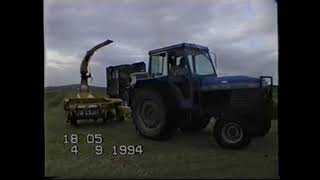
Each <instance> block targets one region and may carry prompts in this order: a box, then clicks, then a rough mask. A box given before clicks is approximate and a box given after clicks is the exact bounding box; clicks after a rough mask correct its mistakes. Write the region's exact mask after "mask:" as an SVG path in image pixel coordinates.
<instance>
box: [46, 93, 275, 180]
mask: <svg viewBox="0 0 320 180" xmlns="http://www.w3.org/2000/svg"><path fill="white" fill-rule="evenodd" d="M103 93H104V92H103V91H101V90H100V91H97V92H96V94H100V95H102V94H103ZM75 94H76V92H75V91H68V90H63V91H47V92H46V93H45V104H44V106H45V136H46V137H45V139H46V143H45V145H46V148H45V151H46V157H45V169H46V172H45V173H46V176H54V177H60V178H279V177H278V130H277V129H278V128H277V121H276V120H275V121H273V122H272V128H271V130H270V132H269V133H268V134H267V135H266V136H265V137H264V138H259V139H254V140H253V141H252V143H251V144H250V145H249V146H248V147H247V148H245V149H243V150H225V149H221V148H220V147H219V146H218V145H217V144H216V142H215V140H214V138H213V137H212V135H211V134H212V133H211V130H212V126H213V124H214V121H212V122H211V123H210V124H209V125H208V127H207V128H206V129H205V130H204V131H201V132H198V133H188V134H183V133H180V132H177V133H176V134H175V136H174V137H173V138H172V139H170V140H168V141H163V142H158V141H152V140H148V139H145V138H142V137H140V136H138V135H137V134H136V132H135V129H134V127H133V125H132V122H131V120H130V119H127V120H126V121H124V122H117V121H113V122H110V123H108V124H103V123H102V122H97V123H94V122H92V123H86V122H83V123H82V124H81V125H80V126H79V127H72V126H70V124H66V123H65V119H64V111H63V103H62V102H63V98H64V97H70V96H75ZM73 133H76V134H82V135H84V136H86V135H87V134H98V133H99V134H102V136H103V143H102V144H101V145H102V147H103V149H104V153H103V155H96V154H95V149H94V148H95V145H97V144H87V143H78V144H77V145H78V148H79V149H78V150H79V153H78V154H77V155H74V154H73V153H71V151H70V149H71V147H72V144H64V135H65V134H67V135H71V134H73ZM114 145H117V146H119V145H136V146H137V145H142V146H143V153H142V154H141V155H140V154H136V155H117V156H113V155H112V150H113V146H114Z"/></svg>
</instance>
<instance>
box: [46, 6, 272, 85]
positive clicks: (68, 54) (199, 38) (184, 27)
mask: <svg viewBox="0 0 320 180" xmlns="http://www.w3.org/2000/svg"><path fill="white" fill-rule="evenodd" d="M107 39H111V40H113V41H114V42H113V43H112V44H110V45H108V46H105V47H103V48H101V49H99V50H98V51H97V52H96V53H95V54H94V55H93V57H92V60H91V63H90V69H91V73H92V76H93V80H92V81H91V82H89V84H90V85H94V86H106V72H105V68H106V67H107V66H111V65H120V64H127V63H129V64H131V63H135V62H139V61H144V62H145V63H146V64H148V51H150V50H153V49H157V48H161V47H165V46H170V45H174V44H178V43H183V42H186V43H194V44H199V45H203V46H207V47H208V48H209V49H210V51H212V52H215V53H216V54H217V72H218V76H232V75H246V76H252V77H258V76H261V75H271V76H273V78H274V82H275V84H278V23H277V5H276V3H275V1H274V0H227V1H226V0H161V1H160V0H45V1H44V40H45V86H60V85H68V84H78V83H80V64H81V61H82V59H83V57H84V56H85V54H86V51H87V50H89V49H91V48H92V47H93V46H95V45H96V44H98V43H101V42H103V41H105V40H107Z"/></svg>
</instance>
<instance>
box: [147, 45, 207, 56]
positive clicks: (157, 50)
mask: <svg viewBox="0 0 320 180" xmlns="http://www.w3.org/2000/svg"><path fill="white" fill-rule="evenodd" d="M175 48H198V49H201V50H205V51H209V49H208V47H205V46H200V45H197V44H190V43H181V44H176V45H172V46H167V47H163V48H159V49H155V50H151V51H149V54H154V53H158V52H162V51H167V50H169V49H175Z"/></svg>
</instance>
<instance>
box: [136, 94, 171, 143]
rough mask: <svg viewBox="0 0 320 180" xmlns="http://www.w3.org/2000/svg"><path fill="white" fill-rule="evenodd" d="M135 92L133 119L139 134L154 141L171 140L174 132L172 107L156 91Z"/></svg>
mask: <svg viewBox="0 0 320 180" xmlns="http://www.w3.org/2000/svg"><path fill="white" fill-rule="evenodd" d="M135 92H136V93H135V95H134V97H133V101H132V115H133V116H132V117H133V122H134V124H135V126H136V129H137V131H138V133H139V134H141V135H142V136H144V137H147V138H150V139H154V140H163V139H168V138H170V137H171V135H172V132H173V131H174V126H173V119H172V117H171V116H170V109H169V108H170V105H169V104H166V102H165V99H164V98H163V97H162V96H161V95H160V94H159V93H157V92H156V91H155V90H151V89H139V90H136V91H135Z"/></svg>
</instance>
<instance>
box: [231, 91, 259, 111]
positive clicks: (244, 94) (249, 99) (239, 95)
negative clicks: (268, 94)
mask: <svg viewBox="0 0 320 180" xmlns="http://www.w3.org/2000/svg"><path fill="white" fill-rule="evenodd" d="M261 97H262V96H261V93H260V89H239V90H233V91H232V92H231V98H230V104H231V106H232V107H236V108H249V107H254V106H256V105H257V103H258V102H259V100H261Z"/></svg>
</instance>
